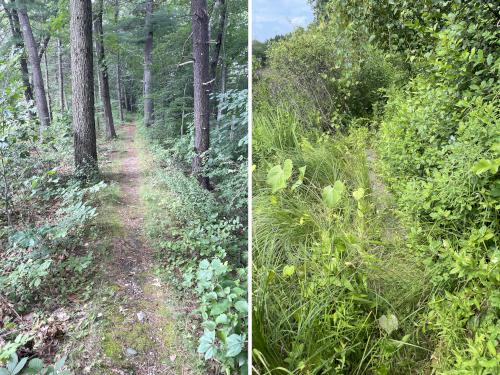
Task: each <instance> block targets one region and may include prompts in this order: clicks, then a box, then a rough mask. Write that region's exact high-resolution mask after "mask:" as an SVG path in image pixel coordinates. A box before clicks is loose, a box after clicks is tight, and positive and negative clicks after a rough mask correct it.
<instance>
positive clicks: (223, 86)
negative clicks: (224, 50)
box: [217, 58, 227, 124]
mask: <svg viewBox="0 0 500 375" xmlns="http://www.w3.org/2000/svg"><path fill="white" fill-rule="evenodd" d="M226 80H227V65H226V61H225V58H223V60H222V66H221V73H220V92H221V94H223V95H222V97H221V99H220V101H219V103H217V121H218V120H220V118H221V117H222V107H223V104H224V100H225V98H224V94H225V93H226ZM217 124H218V123H217Z"/></svg>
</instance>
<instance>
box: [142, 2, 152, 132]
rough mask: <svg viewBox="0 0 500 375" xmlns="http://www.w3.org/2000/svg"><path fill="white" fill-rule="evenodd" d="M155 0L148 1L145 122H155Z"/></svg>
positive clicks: (145, 58)
mask: <svg viewBox="0 0 500 375" xmlns="http://www.w3.org/2000/svg"><path fill="white" fill-rule="evenodd" d="M152 15H153V0H147V1H146V44H145V45H144V124H145V125H146V126H150V125H151V124H152V123H153V119H154V118H153V116H154V114H153V98H152V97H151V83H152V82H151V78H152V77H151V65H152V63H153V58H152V54H153V25H152V20H151V18H152Z"/></svg>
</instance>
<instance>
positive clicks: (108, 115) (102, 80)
mask: <svg viewBox="0 0 500 375" xmlns="http://www.w3.org/2000/svg"><path fill="white" fill-rule="evenodd" d="M102 7H103V0H97V1H96V2H95V14H94V34H95V46H96V54H97V67H98V69H99V84H100V88H101V90H100V91H101V101H102V106H103V109H104V119H105V121H106V138H107V139H111V138H116V132H115V124H114V122H113V111H112V109H111V98H110V94H109V78H108V67H107V64H106V58H105V54H104V37H103V31H102Z"/></svg>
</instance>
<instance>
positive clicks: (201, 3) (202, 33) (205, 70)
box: [191, 0, 210, 189]
mask: <svg viewBox="0 0 500 375" xmlns="http://www.w3.org/2000/svg"><path fill="white" fill-rule="evenodd" d="M191 14H192V26H193V59H194V152H195V156H194V158H193V165H192V172H193V175H194V176H196V178H197V179H198V181H199V183H200V185H201V186H203V187H204V188H205V189H209V188H210V182H209V179H208V177H207V176H203V173H202V167H203V158H204V157H205V158H206V157H207V155H204V154H205V152H206V151H208V149H209V147H210V123H209V120H210V112H209V105H208V94H209V91H210V82H209V77H210V75H209V46H208V42H209V41H208V23H209V18H208V12H207V0H191Z"/></svg>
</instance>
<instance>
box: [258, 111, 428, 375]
mask: <svg viewBox="0 0 500 375" xmlns="http://www.w3.org/2000/svg"><path fill="white" fill-rule="evenodd" d="M291 113H292V112H291V111H287V110H286V109H285V108H277V109H272V108H260V109H259V110H258V111H257V112H256V113H255V114H254V134H253V137H254V138H253V142H254V145H255V146H254V163H255V165H256V167H255V168H256V169H255V172H254V181H253V183H254V198H253V205H254V216H253V222H254V226H253V228H254V229H253V230H254V235H253V239H254V241H253V244H252V245H253V293H254V295H253V301H254V302H253V306H254V309H253V344H254V364H255V369H254V370H255V372H256V373H259V374H268V373H297V374H334V373H344V374H346V373H349V374H363V373H374V372H378V373H380V374H384V373H389V371H390V373H401V374H409V373H413V372H415V371H416V369H417V368H418V366H419V365H418V363H419V361H423V360H425V359H428V356H429V355H428V351H427V350H426V349H425V348H424V347H423V346H428V345H430V344H429V343H428V342H427V340H428V338H427V337H425V335H423V333H422V332H419V331H417V330H416V329H415V326H416V325H415V322H416V321H417V320H418V319H419V317H420V316H421V315H420V313H421V310H422V307H421V305H422V302H423V301H425V299H426V298H427V295H428V292H429V291H428V290H427V287H426V285H427V284H426V272H425V270H424V269H422V268H421V267H420V266H418V264H419V263H418V260H417V259H414V258H413V257H412V256H410V255H409V254H407V253H406V252H405V249H404V247H402V246H400V245H401V241H402V239H401V238H400V237H398V236H397V235H394V236H390V238H389V237H388V236H387V228H385V227H384V225H385V223H384V222H380V221H377V220H375V218H376V215H380V212H377V210H380V208H379V207H378V206H377V204H376V198H377V197H375V194H373V193H372V192H371V191H370V183H369V178H368V166H367V160H366V153H365V144H366V142H367V138H368V136H369V134H368V133H367V131H366V130H364V129H352V131H351V133H350V134H349V135H341V134H335V135H325V134H324V133H320V132H316V131H313V130H305V129H304V128H303V127H302V126H301V124H300V122H299V121H298V120H297V119H296V118H294V116H293V115H292V114H291ZM286 159H290V160H291V161H292V163H293V165H294V173H293V175H292V178H291V181H294V180H295V179H296V178H297V175H298V172H297V169H298V168H299V167H303V166H305V167H306V172H305V176H304V181H303V184H302V185H301V186H299V187H298V188H297V189H294V190H292V189H291V188H290V187H288V188H286V189H284V190H282V191H279V192H277V193H275V194H273V193H272V192H271V188H270V187H269V186H267V184H266V178H267V173H268V170H269V169H270V168H271V167H272V166H274V165H277V164H282V163H283V162H284V160H286ZM336 181H342V182H343V183H344V184H345V186H346V191H345V193H344V195H343V197H342V199H341V201H340V203H339V204H338V205H337V206H336V207H335V208H334V209H329V208H328V207H327V206H326V205H325V203H324V202H323V199H322V190H323V188H324V187H325V186H328V185H333V184H334V183H335V182H336ZM290 185H291V183H290ZM360 188H362V189H364V191H365V196H364V197H363V198H361V199H359V200H356V199H354V198H353V196H352V193H353V192H354V191H355V190H357V189H360ZM384 315H385V317H386V318H387V317H389V316H392V315H394V316H395V317H396V319H397V328H396V329H394V331H393V332H388V331H387V329H386V328H384V327H385V326H384V324H380V318H381V317H382V316H384ZM382 319H383V318H382Z"/></svg>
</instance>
